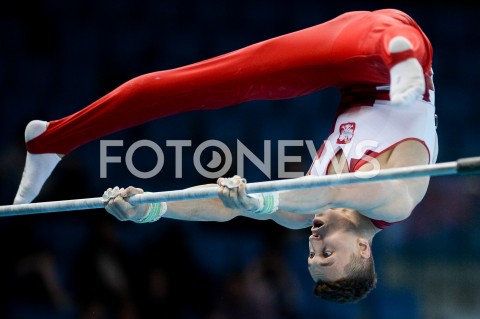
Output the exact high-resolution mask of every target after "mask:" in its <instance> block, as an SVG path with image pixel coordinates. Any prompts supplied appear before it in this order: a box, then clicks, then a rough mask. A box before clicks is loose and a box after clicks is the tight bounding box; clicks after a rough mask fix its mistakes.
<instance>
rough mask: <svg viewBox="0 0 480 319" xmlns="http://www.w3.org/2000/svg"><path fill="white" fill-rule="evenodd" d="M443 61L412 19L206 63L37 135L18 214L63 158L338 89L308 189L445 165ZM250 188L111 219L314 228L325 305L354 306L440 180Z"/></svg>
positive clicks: (126, 88) (137, 84)
mask: <svg viewBox="0 0 480 319" xmlns="http://www.w3.org/2000/svg"><path fill="white" fill-rule="evenodd" d="M432 54H433V50H432V47H431V44H430V41H429V40H428V38H427V36H426V35H425V34H424V32H423V31H422V30H421V28H420V27H419V26H418V24H417V23H416V22H415V21H414V20H413V19H412V18H411V17H410V16H408V15H407V14H405V13H404V12H401V11H398V10H395V9H383V10H376V11H371V12H369V11H354V12H347V13H344V14H342V15H340V16H338V17H336V18H334V19H332V20H329V21H326V22H324V23H321V24H318V25H316V26H313V27H310V28H306V29H303V30H299V31H296V32H292V33H289V34H285V35H282V36H278V37H275V38H272V39H268V40H265V41H263V42H259V43H256V44H253V45H250V46H247V47H245V48H242V49H239V50H236V51H233V52H231V53H228V54H224V55H220V56H217V57H214V58H211V59H208V60H205V61H201V62H198V63H194V64H191V65H187V66H184V67H180V68H176V69H171V70H164V71H158V72H152V73H148V74H144V75H140V76H138V77H136V78H134V79H132V80H130V81H128V82H126V83H124V84H123V85H121V86H119V87H118V88H117V89H115V90H113V91H112V92H110V93H108V94H107V95H105V96H103V97H101V98H100V99H98V100H96V101H95V102H93V103H92V104H90V105H88V106H87V107H85V108H84V109H82V110H80V111H78V112H76V113H74V114H72V115H69V116H67V117H64V118H62V119H59V120H52V121H48V122H47V121H40V120H34V121H31V122H30V123H29V124H28V125H27V127H26V130H25V141H26V147H27V158H26V162H25V168H24V172H23V176H22V180H21V182H20V185H19V188H18V192H17V195H16V197H15V199H14V203H15V204H19V203H29V202H31V201H33V200H34V199H35V197H36V196H37V195H38V194H39V192H40V190H41V188H42V186H43V184H44V183H45V181H46V180H47V179H48V177H49V176H50V174H51V172H52V171H53V169H54V168H55V167H56V166H57V164H58V163H59V162H60V161H61V158H62V157H63V156H65V155H67V154H68V153H70V152H71V151H73V150H74V149H76V148H77V147H80V146H81V145H83V144H85V143H88V142H90V141H93V140H97V139H99V138H101V137H103V136H105V135H108V134H111V133H114V132H117V131H119V130H123V129H126V128H130V127H133V126H136V125H141V124H143V123H146V122H149V121H153V120H155V119H159V118H162V117H166V116H169V115H172V114H176V113H183V112H187V111H192V110H214V109H218V108H223V107H227V106H231V105H236V104H240V103H243V102H247V101H251V100H277V99H289V98H295V97H299V96H303V95H306V94H309V93H312V92H315V91H318V90H322V89H325V88H328V87H336V88H338V89H339V92H340V95H341V99H340V105H339V106H338V109H337V116H336V119H335V125H334V128H333V130H332V131H331V134H330V135H329V136H328V137H327V139H326V140H325V141H324V143H323V145H322V146H321V148H320V149H319V150H318V154H317V157H316V158H315V160H314V161H313V163H312V165H311V168H310V170H309V172H308V174H307V176H305V177H303V178H309V176H318V175H327V174H341V173H345V172H355V171H371V170H374V169H384V168H394V167H402V166H412V165H420V164H429V163H435V161H436V157H437V152H438V150H437V140H436V139H437V135H436V126H435V119H434V117H435V104H434V102H435V101H434V86H433V81H432V76H433V71H432ZM365 141H370V142H372V141H373V142H374V143H369V144H368V145H366V144H365V143H364V142H365ZM245 183H246V181H245V180H244V179H242V178H241V177H240V176H234V177H233V178H229V179H228V178H221V179H219V180H218V188H219V197H218V198H215V199H201V200H192V201H182V202H171V203H168V205H167V204H166V203H154V204H143V205H137V206H133V205H131V204H130V203H129V202H128V198H129V196H131V195H133V194H138V193H142V192H143V190H142V189H140V188H134V187H128V188H125V189H124V188H121V189H119V188H114V189H108V190H107V191H106V192H105V196H106V197H107V200H108V203H107V204H106V210H107V211H108V212H109V213H110V214H112V215H113V216H115V217H116V218H118V219H119V220H132V221H135V222H153V221H157V220H158V219H159V218H160V217H162V216H163V217H164V218H175V219H182V220H198V221H227V220H230V219H232V218H234V217H236V216H245V217H249V218H254V219H258V220H266V219H271V220H274V221H275V222H277V223H278V224H280V225H283V226H285V227H287V228H292V229H299V228H306V227H311V230H312V235H311V236H310V238H309V247H310V254H309V257H308V267H309V271H310V274H311V276H312V278H313V279H314V281H315V282H316V286H315V290H314V291H315V294H317V295H318V296H320V297H322V298H325V299H328V300H333V301H336V302H341V303H343V302H353V301H357V300H360V299H362V298H363V297H365V296H366V295H367V294H368V292H369V291H371V289H373V288H374V287H375V285H376V281H377V278H376V273H375V268H374V262H373V256H372V251H371V245H372V239H373V237H374V236H375V234H377V233H378V232H379V231H381V230H382V229H385V228H387V227H388V226H390V225H391V224H392V223H396V222H399V221H402V220H405V219H406V218H408V216H409V215H410V214H411V212H412V210H413V209H414V207H415V206H416V205H417V204H418V203H419V202H420V201H421V200H422V199H423V197H424V195H425V193H426V191H427V187H428V183H429V178H428V177H421V178H413V179H402V180H390V181H382V182H374V183H368V186H365V184H364V185H359V184H355V185H348V186H335V187H327V188H321V189H320V188H314V189H304V190H292V191H283V192H279V193H278V192H276V193H265V194H255V195H251V194H246V192H245ZM197 187H203V186H197Z"/></svg>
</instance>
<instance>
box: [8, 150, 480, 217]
mask: <svg viewBox="0 0 480 319" xmlns="http://www.w3.org/2000/svg"><path fill="white" fill-rule="evenodd" d="M479 173H480V157H468V158H462V159H458V160H456V161H452V162H445V163H438V164H427V165H417V166H408V167H399V168H388V169H382V170H379V171H376V172H373V171H371V172H355V173H345V174H339V175H326V176H309V177H300V178H293V179H285V180H275V181H266V182H257V183H248V184H247V193H249V194H255V193H266V192H273V191H284V190H293V189H303V188H315V187H325V186H334V185H347V184H358V183H366V182H375V181H383V180H390V179H403V178H413V177H422V176H442V175H472V174H479ZM217 190H218V188H217V187H216V186H212V187H206V188H195V189H184V190H175V191H164V192H156V193H145V194H138V195H134V196H132V197H130V199H129V202H130V203H132V204H133V205H138V204H147V203H153V202H172V201H181V200H191V199H202V198H214V197H217V196H218V195H217ZM103 207H104V201H103V199H102V197H95V198H83V199H71V200H61V201H51V202H38V203H30V204H17V205H4V206H0V217H6V216H18V215H30V214H40V213H53V212H61V211H73V210H86V209H97V208H103Z"/></svg>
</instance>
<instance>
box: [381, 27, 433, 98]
mask: <svg viewBox="0 0 480 319" xmlns="http://www.w3.org/2000/svg"><path fill="white" fill-rule="evenodd" d="M412 48H413V46H412V44H411V43H410V41H408V40H407V39H406V38H404V37H400V36H399V37H395V38H393V39H392V40H391V41H390V43H389V47H388V49H389V52H390V53H400V52H402V51H406V50H411V49H412ZM424 92H425V76H424V74H423V69H422V66H421V65H420V63H419V62H418V60H417V59H416V58H409V59H407V60H405V61H402V62H400V63H397V64H395V65H394V66H393V67H392V68H391V69H390V101H391V103H392V104H393V105H395V106H405V105H409V104H412V103H413V102H415V100H417V99H418V98H420V97H421V96H422V94H423V93H424Z"/></svg>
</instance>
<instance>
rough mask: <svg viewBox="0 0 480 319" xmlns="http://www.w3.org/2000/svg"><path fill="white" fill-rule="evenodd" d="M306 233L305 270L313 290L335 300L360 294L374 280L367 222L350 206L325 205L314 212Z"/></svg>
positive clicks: (370, 230) (354, 298) (352, 299)
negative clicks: (309, 230)
mask: <svg viewBox="0 0 480 319" xmlns="http://www.w3.org/2000/svg"><path fill="white" fill-rule="evenodd" d="M311 230H312V234H311V236H310V237H309V249H310V253H309V257H308V270H309V272H310V275H311V276H312V278H313V280H314V281H315V283H316V284H315V288H314V294H315V295H316V296H318V297H320V298H322V299H325V300H330V301H334V302H338V303H351V302H356V301H359V300H361V299H362V298H364V297H365V296H366V295H367V294H368V293H369V292H370V291H371V290H372V289H374V288H375V285H376V283H377V275H376V273H375V265H374V261H373V256H372V250H371V243H372V238H373V236H374V234H375V231H374V229H373V228H372V225H371V222H370V221H369V220H368V218H366V217H365V216H363V215H361V214H360V213H359V212H358V211H356V210H353V209H345V208H335V209H328V210H326V211H325V212H324V213H323V214H319V215H316V216H315V218H314V220H313V222H312V229H311Z"/></svg>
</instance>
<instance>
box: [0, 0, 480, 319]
mask: <svg viewBox="0 0 480 319" xmlns="http://www.w3.org/2000/svg"><path fill="white" fill-rule="evenodd" d="M0 8H1V9H0V43H1V44H0V87H1V90H0V92H1V94H0V105H1V108H0V115H1V116H0V132H1V136H2V138H1V139H0V150H1V152H0V190H1V191H0V204H2V205H6V204H10V203H11V202H12V200H13V198H14V195H15V192H16V190H17V186H18V183H19V181H20V178H21V174H22V170H23V165H24V160H25V146H24V142H23V134H24V128H25V126H26V124H27V123H28V122H29V121H30V120H32V119H42V120H53V119H58V118H61V117H64V116H67V115H69V114H71V113H73V112H75V111H78V110H80V109H81V108H83V107H85V106H87V105H88V104H90V103H91V102H93V101H95V100H96V99H98V98H100V97H101V96H103V95H104V94H106V93H108V92H109V91H111V90H112V89H114V88H115V87H117V86H118V85H120V84H122V83H123V82H125V81H127V80H129V79H131V78H132V77H135V76H137V75H140V74H143V73H146V72H152V71H157V70H163V69H170V68H174V67H179V66H182V65H185V64H189V63H193V62H197V61H200V60H203V59H206V58H210V57H213V56H216V55H219V54H222V53H226V52H229V51H232V50H235V49H238V48H241V47H244V46H246V45H249V44H253V43H255V42H258V41H261V40H265V39H267V38H270V37H274V36H277V35H281V34H284V33H287V32H291V31H296V30H299V29H301V28H305V27H309V26H312V25H315V24H318V23H321V22H324V21H326V20H328V19H331V18H333V17H335V16H337V15H339V14H341V13H343V12H345V11H350V10H374V9H381V8H398V9H401V10H404V11H406V12H407V13H408V14H410V15H411V16H412V17H413V18H414V19H415V20H416V21H417V22H418V23H419V24H420V26H421V27H422V28H423V30H424V31H425V32H426V34H427V35H428V36H429V38H430V40H431V42H432V44H433V47H434V71H435V77H434V80H435V86H436V98H437V113H438V116H439V128H438V134H439V139H440V154H439V158H438V161H439V162H445V161H452V160H456V159H457V158H461V157H468V156H478V155H480V143H479V138H480V136H479V133H478V132H479V130H478V121H479V115H480V108H479V107H478V105H476V104H475V102H474V94H475V91H476V90H477V89H478V85H477V82H478V81H477V79H478V74H479V73H480V60H479V59H478V57H479V56H480V41H479V40H480V38H479V35H478V30H479V27H478V25H479V24H478V15H479V13H480V9H479V8H478V6H477V5H472V4H463V3H462V2H461V1H455V2H450V3H448V2H445V3H442V4H439V3H437V2H433V1H432V2H429V1H425V2H422V4H419V3H418V2H417V1H311V0H296V1H285V0H284V1H273V0H255V1H253V0H242V1H230V0H228V1H216V0H202V1H199V0H135V1H133V0H115V1H113V0H109V1H103V0H99V1H93V0H88V1H86V0H82V1H81V0H71V1H58V0H36V1H35V0H32V1H11V0H7V1H3V2H2V4H1V5H0ZM337 102H338V95H337V91H336V90H325V91H322V92H318V93H314V94H311V95H309V96H306V97H301V98H297V99H294V100H284V101H259V102H249V103H245V104H243V105H239V106H233V107H230V108H227V109H223V110H218V111H204V112H193V113H189V114H181V115H177V116H173V117H169V118H166V119H161V120H158V121H155V122H151V123H148V124H145V125H142V126H140V127H136V128H132V129H129V130H125V131H123V132H119V133H116V134H112V135H110V136H108V137H105V138H104V139H103V140H122V141H123V145H124V146H123V147H115V148H111V150H110V149H109V155H111V156H120V157H121V158H122V163H120V164H109V165H108V171H107V177H106V178H100V169H101V167H100V160H99V159H100V141H95V142H92V143H89V144H87V145H84V146H82V147H80V148H78V149H76V150H75V151H73V152H72V153H70V154H69V155H68V156H67V157H65V158H64V160H62V162H61V163H60V165H59V166H58V167H57V169H56V170H55V171H54V173H53V174H52V176H51V178H50V179H49V180H48V182H47V183H46V185H45V186H44V189H43V190H42V193H41V195H40V196H39V197H38V198H37V201H48V200H60V199H75V198H84V197H98V196H101V195H102V193H103V191H104V190H105V189H106V188H108V187H112V186H115V185H118V186H121V187H125V186H128V185H133V186H137V187H142V188H144V189H145V190H149V191H163V190H176V189H183V188H186V187H190V186H195V185H199V184H204V183H210V182H213V181H214V180H212V179H209V178H206V177H204V176H202V175H201V174H199V173H198V172H197V171H196V170H195V168H194V167H193V165H192V158H193V150H194V149H195V147H196V146H198V145H199V144H200V143H201V142H203V141H206V140H218V141H221V142H223V143H225V144H226V145H228V146H229V147H230V148H231V149H233V151H235V146H236V145H237V143H238V142H237V139H238V140H240V141H241V142H242V143H243V144H244V145H245V146H246V147H247V148H248V149H250V150H251V151H252V152H253V153H254V154H256V155H257V156H259V157H260V158H262V156H263V155H264V153H263V152H264V141H265V140H271V141H272V148H271V154H272V159H276V156H277V154H278V148H277V142H278V141H279V140H299V141H312V142H313V143H314V145H315V146H316V147H318V146H319V145H320V144H321V142H322V140H323V138H325V137H326V136H327V133H328V131H329V129H330V125H331V124H332V119H333V115H334V112H335V108H336V104H337ZM133 107H134V106H133ZM142 139H148V140H151V141H153V142H155V143H157V144H158V145H159V146H160V147H161V148H162V149H163V151H164V153H165V164H164V166H163V168H162V170H161V172H159V173H158V174H156V176H154V177H152V178H148V179H143V178H138V177H136V176H134V175H133V174H132V173H130V172H129V171H128V170H127V167H126V165H125V154H126V152H127V149H128V147H129V146H130V145H132V144H133V143H134V142H136V141H139V140H142ZM167 140H191V141H192V147H189V148H188V147H187V148H184V154H183V165H182V178H177V177H175V168H176V167H175V163H174V158H175V157H174V156H175V154H174V151H173V148H172V147H170V148H168V147H166V141H167ZM288 150H289V152H288V155H292V156H301V158H302V162H301V163H293V164H291V165H288V167H287V169H288V170H290V171H295V172H298V171H300V172H306V171H307V170H308V168H309V165H310V158H309V156H308V150H307V147H306V144H304V145H300V146H297V147H291V148H288ZM207 155H208V154H207ZM233 156H234V158H235V153H233ZM207 157H208V156H207ZM156 161H157V158H156V156H155V153H154V152H153V151H152V150H151V149H148V148H140V149H138V150H137V151H136V152H135V155H134V156H133V163H134V164H135V166H136V168H137V169H138V170H141V171H149V170H151V169H152V168H153V167H154V166H155V164H156ZM205 163H208V158H206V159H205ZM248 163H249V161H248V160H246V165H245V171H244V176H245V177H246V178H247V180H248V181H250V182H253V181H263V180H267V179H268V178H267V177H266V176H265V175H264V174H263V173H262V172H261V171H260V170H259V169H258V168H257V167H255V166H254V165H250V164H248ZM272 163H273V164H274V165H273V168H272V176H271V178H272V179H276V178H278V174H277V173H276V172H277V168H278V167H276V166H275V164H276V161H275V160H272ZM205 167H206V166H205ZM235 173H236V167H235V162H234V164H233V165H232V167H231V169H230V170H229V171H228V172H227V173H226V174H225V175H227V176H231V175H233V174H235ZM479 201H480V177H478V176H465V177H458V176H450V177H436V178H433V179H432V180H431V186H430V188H429V191H428V193H427V195H426V197H425V200H424V201H423V202H422V203H421V204H420V205H419V206H418V207H417V208H416V209H415V211H414V212H413V215H412V217H411V218H410V219H409V220H407V221H406V222H404V223H401V224H397V225H394V226H392V227H391V228H389V229H388V231H385V232H382V233H380V234H379V235H377V236H376V238H375V241H374V245H373V250H374V256H375V261H376V267H377V272H378V277H379V282H378V288H377V289H376V290H375V291H374V292H372V293H371V294H370V295H369V297H367V298H366V299H365V300H363V301H361V302H359V303H357V304H354V305H336V304H332V303H329V302H324V301H322V300H320V299H319V298H317V297H314V296H313V293H312V291H313V284H314V283H313V281H312V280H311V278H310V276H309V274H308V271H307V267H306V260H307V255H308V245H307V237H308V234H309V230H308V229H306V230H297V231H292V230H286V229H282V228H281V227H279V226H277V225H276V224H274V223H273V222H259V221H256V222H254V221H251V220H246V219H241V218H239V219H235V220H233V221H231V222H228V223H221V224H219V223H213V222H212V223H192V222H190V223H189V222H182V221H175V220H167V219H165V220H163V219H162V220H160V221H159V222H157V223H153V224H148V225H137V224H134V223H128V222H125V223H122V222H119V221H117V220H116V219H114V218H113V217H111V216H110V215H108V214H107V213H106V212H105V211H103V210H90V211H79V212H66V213H50V214H41V215H31V216H22V217H8V218H1V219H0V251H1V261H0V318H62V319H63V318H186V319H190V318H192V319H194V318H209V319H224V318H233V319H235V318H239V319H240V318H242V319H243V318H308V317H313V316H315V317H322V318H348V319H353V318H356V319H363V318H390V319H392V318H432V319H442V318H453V317H454V318H457V319H460V318H478V317H479V316H480V294H479V293H478V291H480V276H479V275H478V272H480V229H479V227H478V224H479V222H480V209H479V205H478V204H479Z"/></svg>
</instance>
